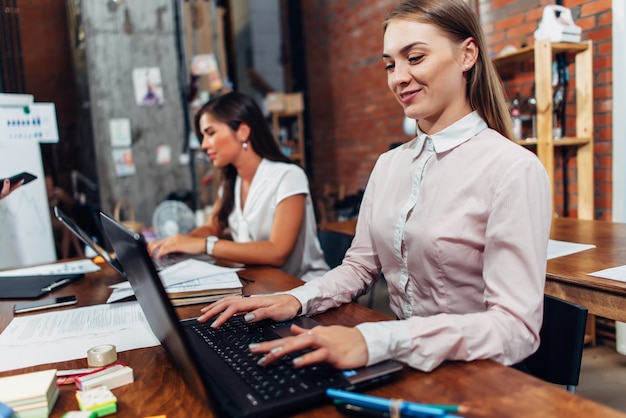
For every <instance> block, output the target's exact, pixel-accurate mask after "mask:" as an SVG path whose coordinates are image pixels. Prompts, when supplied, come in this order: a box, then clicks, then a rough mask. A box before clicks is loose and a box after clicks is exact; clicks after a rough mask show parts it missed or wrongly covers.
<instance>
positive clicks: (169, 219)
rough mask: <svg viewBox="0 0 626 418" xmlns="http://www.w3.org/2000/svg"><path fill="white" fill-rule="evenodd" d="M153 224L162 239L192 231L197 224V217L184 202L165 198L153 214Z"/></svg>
mask: <svg viewBox="0 0 626 418" xmlns="http://www.w3.org/2000/svg"><path fill="white" fill-rule="evenodd" d="M152 226H154V229H155V231H156V233H157V235H158V238H159V239H160V238H165V237H169V236H171V235H174V234H187V233H189V232H191V231H192V230H193V229H194V228H195V226H196V219H195V216H194V214H193V211H192V210H191V209H190V208H189V206H187V205H185V204H184V203H183V202H180V201H178V200H164V201H163V202H161V203H159V204H158V205H157V207H156V209H155V210H154V213H153V214H152Z"/></svg>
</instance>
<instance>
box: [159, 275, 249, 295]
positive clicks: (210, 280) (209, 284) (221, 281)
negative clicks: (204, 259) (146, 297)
mask: <svg viewBox="0 0 626 418" xmlns="http://www.w3.org/2000/svg"><path fill="white" fill-rule="evenodd" d="M239 287H241V281H240V280H239V276H237V273H222V274H215V275H213V276H209V277H202V278H200V279H196V280H190V281H188V282H184V283H179V284H176V285H173V286H167V290H168V291H170V292H193V291H194V290H214V289H236V288H239Z"/></svg>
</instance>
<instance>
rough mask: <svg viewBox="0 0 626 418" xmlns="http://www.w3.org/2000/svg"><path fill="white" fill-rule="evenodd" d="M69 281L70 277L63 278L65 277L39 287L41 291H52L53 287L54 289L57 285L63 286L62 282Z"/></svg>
mask: <svg viewBox="0 0 626 418" xmlns="http://www.w3.org/2000/svg"><path fill="white" fill-rule="evenodd" d="M69 282H70V279H68V278H65V279H62V280H59V281H58V282H54V283H50V284H49V285H48V286H46V287H42V288H41V291H42V292H52V291H53V290H54V289H56V288H57V287H59V286H63V285H64V284H66V283H69Z"/></svg>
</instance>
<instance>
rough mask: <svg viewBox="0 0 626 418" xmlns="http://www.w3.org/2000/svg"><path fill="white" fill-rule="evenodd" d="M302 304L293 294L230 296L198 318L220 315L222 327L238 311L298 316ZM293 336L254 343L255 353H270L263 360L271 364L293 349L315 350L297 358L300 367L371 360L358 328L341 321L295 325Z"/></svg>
mask: <svg viewBox="0 0 626 418" xmlns="http://www.w3.org/2000/svg"><path fill="white" fill-rule="evenodd" d="M301 308H302V306H301V305H300V302H299V301H298V299H296V298H295V297H293V296H291V295H272V296H252V297H241V296H228V297H226V298H224V299H220V300H219V301H217V302H215V303H213V304H211V305H209V306H206V307H204V308H202V309H201V311H202V315H200V317H199V318H198V321H200V322H205V321H207V320H209V319H210V318H213V317H216V319H215V320H214V321H213V323H212V324H211V326H212V327H219V326H221V325H222V324H223V323H224V322H226V321H227V320H228V319H230V318H231V317H232V316H233V315H235V314H241V313H244V312H245V313H246V314H245V316H244V319H245V320H246V321H248V322H256V321H260V320H263V319H268V318H269V319H273V320H275V321H286V320H289V319H292V318H295V317H296V315H297V314H298V312H299V311H300V309H301ZM291 332H292V333H293V334H294V336H293V337H286V338H281V339H278V340H272V341H266V342H262V343H258V344H252V345H251V346H250V351H252V352H253V353H267V355H265V357H263V359H262V360H261V363H260V364H262V365H267V364H270V363H272V362H273V361H275V360H276V359H279V358H281V357H282V356H284V355H286V354H288V353H291V352H293V351H298V350H303V349H306V348H310V349H312V351H310V352H308V353H306V354H303V355H302V356H300V357H297V358H296V359H294V365H295V366H296V367H302V366H307V365H310V364H314V363H320V362H323V361H326V362H329V363H330V364H332V365H333V366H335V367H337V368H339V369H348V368H354V367H360V366H364V365H365V364H366V363H367V358H368V353H367V345H366V344H365V340H364V339H363V336H362V335H361V333H360V332H359V330H357V329H356V328H350V327H344V326H339V325H333V326H328V327H326V326H317V327H315V328H313V329H311V330H308V329H305V328H302V327H299V326H297V325H292V326H291Z"/></svg>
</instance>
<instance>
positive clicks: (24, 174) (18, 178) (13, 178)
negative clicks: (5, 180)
mask: <svg viewBox="0 0 626 418" xmlns="http://www.w3.org/2000/svg"><path fill="white" fill-rule="evenodd" d="M36 178H37V176H36V175H34V174H31V173H28V172H26V171H22V172H21V173H18V174H16V175H14V176H11V177H9V181H10V182H11V187H13V186H15V185H16V184H17V183H19V182H20V181H22V180H23V181H24V182H23V183H22V184H27V183H30V182H31V181H33V180H35V179H36Z"/></svg>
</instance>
